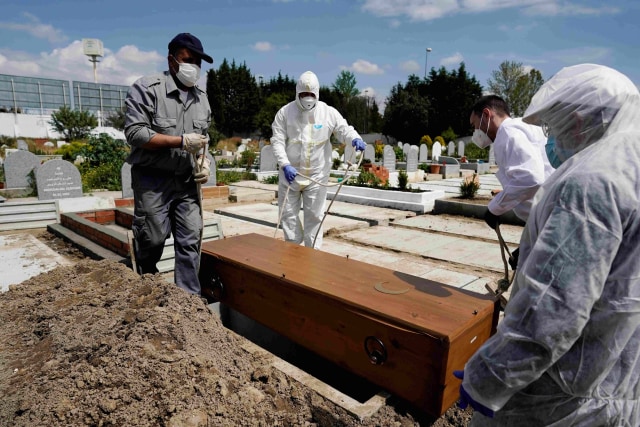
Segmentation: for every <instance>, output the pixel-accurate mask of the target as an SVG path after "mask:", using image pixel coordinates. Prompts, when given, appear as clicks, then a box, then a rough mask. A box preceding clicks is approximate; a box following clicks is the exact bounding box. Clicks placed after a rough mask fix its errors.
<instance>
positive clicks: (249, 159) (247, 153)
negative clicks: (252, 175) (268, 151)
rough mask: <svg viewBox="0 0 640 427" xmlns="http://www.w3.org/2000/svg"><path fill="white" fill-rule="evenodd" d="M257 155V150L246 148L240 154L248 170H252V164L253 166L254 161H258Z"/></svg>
mask: <svg viewBox="0 0 640 427" xmlns="http://www.w3.org/2000/svg"><path fill="white" fill-rule="evenodd" d="M257 157H258V155H257V154H256V152H255V151H251V150H244V151H243V152H242V153H241V154H240V158H241V162H242V165H243V166H244V168H245V169H246V170H247V171H250V170H251V166H253V162H255V161H256V158H257Z"/></svg>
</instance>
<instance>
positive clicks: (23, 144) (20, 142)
mask: <svg viewBox="0 0 640 427" xmlns="http://www.w3.org/2000/svg"><path fill="white" fill-rule="evenodd" d="M16 143H17V144H18V150H26V151H29V145H28V144H27V141H25V140H24V139H19V140H17V141H16Z"/></svg>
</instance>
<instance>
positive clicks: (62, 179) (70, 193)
mask: <svg viewBox="0 0 640 427" xmlns="http://www.w3.org/2000/svg"><path fill="white" fill-rule="evenodd" d="M36 187H37V189H38V200H55V199H68V198H70V197H82V179H81V178H80V172H79V171H78V168H76V167H75V166H74V165H73V163H71V162H68V161H66V160H49V161H48V162H44V163H43V164H42V165H40V166H38V167H37V168H36Z"/></svg>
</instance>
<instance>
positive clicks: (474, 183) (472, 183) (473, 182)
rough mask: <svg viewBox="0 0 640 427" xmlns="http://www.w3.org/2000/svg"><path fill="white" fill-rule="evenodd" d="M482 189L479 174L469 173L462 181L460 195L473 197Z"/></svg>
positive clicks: (464, 197)
mask: <svg viewBox="0 0 640 427" xmlns="http://www.w3.org/2000/svg"><path fill="white" fill-rule="evenodd" d="M479 189H480V179H479V178H478V174H477V173H474V174H473V175H467V176H465V177H464V179H463V180H462V182H461V183H460V197H462V198H463V199H473V198H474V197H475V196H476V193H477V192H478V190H479Z"/></svg>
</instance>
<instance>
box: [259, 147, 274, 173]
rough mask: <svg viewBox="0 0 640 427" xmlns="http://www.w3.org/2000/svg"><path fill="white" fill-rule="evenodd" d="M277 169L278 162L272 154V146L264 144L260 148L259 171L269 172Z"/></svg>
mask: <svg viewBox="0 0 640 427" xmlns="http://www.w3.org/2000/svg"><path fill="white" fill-rule="evenodd" d="M277 170H278V162H277V161H276V156H275V154H273V146H271V145H265V146H264V147H262V150H260V172H271V171H277Z"/></svg>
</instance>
